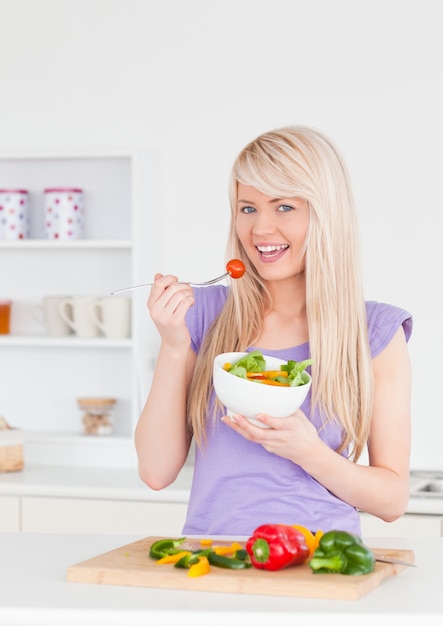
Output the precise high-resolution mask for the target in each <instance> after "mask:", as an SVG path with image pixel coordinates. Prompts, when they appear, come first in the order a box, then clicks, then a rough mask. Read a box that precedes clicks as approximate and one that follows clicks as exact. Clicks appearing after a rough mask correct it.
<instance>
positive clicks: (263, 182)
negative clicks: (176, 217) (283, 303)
mask: <svg viewBox="0 0 443 626" xmlns="http://www.w3.org/2000/svg"><path fill="white" fill-rule="evenodd" d="M238 183H242V184H244V185H248V186H251V187H254V188H255V189H257V190H258V191H260V192H262V193H264V194H266V195H268V196H272V197H284V198H291V197H298V198H303V199H305V200H307V202H308V205H309V208H310V225H309V229H308V236H307V241H306V267H305V277H306V313H307V321H308V331H309V346H310V358H312V360H313V364H312V381H313V382H312V390H311V393H312V397H311V403H312V407H318V409H319V410H320V412H321V415H322V417H323V420H324V421H325V422H326V421H329V420H335V421H336V422H338V423H339V424H340V425H341V426H342V428H343V432H344V437H343V441H342V445H341V447H340V449H339V451H340V452H341V451H342V450H343V449H344V448H346V447H350V448H352V450H351V452H352V454H350V458H352V459H353V460H355V461H356V460H358V458H359V456H360V455H361V453H362V451H363V448H364V446H365V445H366V442H367V438H368V434H369V428H370V420H371V413H372V404H373V373H372V364H371V355H370V349H369V343H368V336H367V321H366V309H365V302H364V295H363V287H362V279H361V269H360V255H359V238H358V227H357V218H356V211H355V206H354V201H353V197H352V191H351V187H350V182H349V175H348V172H347V168H346V165H345V163H344V161H343V159H342V157H341V155H340V154H339V152H338V151H337V149H336V148H335V146H334V145H333V144H332V142H331V141H330V140H329V139H328V138H327V137H325V136H324V135H323V134H322V133H320V132H318V131H317V130H315V129H313V128H309V127H305V126H292V127H286V128H281V129H277V130H274V131H271V132H267V133H264V134H263V135H261V136H259V137H257V139H255V140H254V141H252V142H250V143H249V144H248V145H247V146H246V147H245V148H244V149H243V150H242V151H241V152H240V154H239V155H238V157H237V159H236V161H235V163H234V165H233V168H232V172H231V178H230V187H229V193H230V203H231V225H230V234H229V237H228V245H227V250H226V260H228V259H230V258H238V259H241V260H242V261H243V262H244V264H245V266H246V273H245V275H244V276H243V277H242V279H241V281H232V285H231V288H230V293H229V295H228V298H227V301H226V304H225V305H224V307H223V309H222V311H221V313H220V315H219V316H218V318H217V319H216V320H215V322H214V323H213V325H212V327H211V329H210V330H209V332H208V333H207V335H206V337H205V339H204V341H203V345H202V348H201V350H200V353H199V354H198V357H197V363H196V368H195V371H194V376H193V380H192V383H191V385H190V390H189V394H188V425H189V428H190V430H191V431H192V432H193V434H194V436H195V439H196V443H197V445H202V444H203V443H204V441H205V428H206V423H207V412H208V403H209V398H210V392H211V386H212V364H213V359H214V357H215V356H216V355H217V354H220V353H221V352H230V351H244V350H246V348H247V347H248V346H251V345H253V344H254V340H255V339H256V338H257V337H258V336H259V335H260V331H261V329H262V325H263V319H264V317H265V314H266V311H267V309H268V307H269V304H270V296H269V293H268V291H267V289H266V285H265V283H264V282H263V280H262V279H261V278H260V276H259V274H258V273H257V271H256V270H255V268H254V267H253V266H252V265H251V263H250V262H249V260H248V257H247V256H246V254H245V251H244V249H243V247H242V246H241V244H240V242H239V240H238V237H237V234H236V228H235V221H236V215H237V210H238V209H237V185H238ZM240 283H241V284H240ZM288 347H289V346H288Z"/></svg>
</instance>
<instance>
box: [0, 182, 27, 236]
mask: <svg viewBox="0 0 443 626" xmlns="http://www.w3.org/2000/svg"><path fill="white" fill-rule="evenodd" d="M28 237H29V215H28V192H27V191H26V189H0V239H27V238H28Z"/></svg>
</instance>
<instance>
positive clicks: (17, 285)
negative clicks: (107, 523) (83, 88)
mask: <svg viewBox="0 0 443 626" xmlns="http://www.w3.org/2000/svg"><path fill="white" fill-rule="evenodd" d="M157 179H158V172H157V160H156V158H155V156H154V155H153V154H152V153H146V152H137V153H132V152H129V151H128V152H125V151H123V152H121V153H107V152H103V153H102V152H100V151H96V152H94V153H88V152H86V153H76V154H72V153H66V154H41V153H39V154H26V155H3V156H1V155H0V188H21V189H27V190H28V191H29V200H30V208H29V210H30V225H31V235H30V238H29V239H26V240H17V241H11V240H0V276H1V278H0V298H9V299H11V300H12V301H13V308H12V319H11V334H9V335H1V336H0V415H2V416H4V417H5V418H6V420H7V421H8V422H9V423H10V424H11V425H12V426H14V427H17V428H20V429H22V430H23V431H24V434H25V463H27V462H29V463H32V464H35V463H44V464H48V463H49V464H51V463H53V464H59V463H63V464H72V465H97V466H128V465H135V463H136V459H135V450H134V446H133V433H134V428H135V424H136V421H137V419H138V415H139V413H140V410H141V406H142V403H143V401H144V398H145V397H146V394H147V392H148V390H149V384H150V377H151V375H152V369H153V365H154V362H155V355H156V349H157V338H156V333H155V330H154V328H153V325H152V323H151V321H150V319H149V316H148V314H147V310H146V306H145V301H146V298H147V291H146V290H143V289H140V290H137V291H133V292H127V293H126V294H124V295H125V296H126V297H129V298H131V301H132V332H131V337H130V338H128V339H124V340H107V339H105V338H104V337H101V336H100V337H97V338H94V339H80V338H77V337H75V336H74V335H71V336H68V337H64V338H60V339H59V338H52V337H48V336H46V335H45V332H44V328H43V326H42V324H41V323H40V322H39V321H38V320H37V318H36V309H37V308H38V305H39V304H40V302H41V299H42V298H43V296H45V295H56V294H59V295H67V296H70V295H94V296H98V297H100V296H106V295H109V294H110V293H111V292H112V291H114V290H116V289H119V288H123V287H126V286H129V285H133V284H139V283H143V282H147V281H148V280H150V278H152V276H153V274H154V272H155V271H156V268H155V260H156V259H158V249H157V246H158V241H159V233H158V229H159V221H158V220H159V218H158V212H159V211H158V197H157V191H156V180H157ZM58 186H59V187H71V186H75V187H81V188H82V189H83V190H84V196H85V215H86V235H85V238H84V239H79V240H73V241H54V240H47V239H45V234H44V189H45V188H46V187H58ZM40 317H41V315H40ZM80 396H107V397H115V398H117V400H118V401H117V403H116V406H115V409H114V411H113V421H114V428H113V433H112V434H111V435H107V436H88V435H83V434H82V424H81V418H82V413H81V411H80V410H79V409H78V407H77V403H76V398H77V397H80Z"/></svg>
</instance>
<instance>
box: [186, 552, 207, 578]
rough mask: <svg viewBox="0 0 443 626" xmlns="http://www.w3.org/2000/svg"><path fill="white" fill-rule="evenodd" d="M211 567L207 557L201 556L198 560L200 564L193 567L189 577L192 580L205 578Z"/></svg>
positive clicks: (190, 569)
mask: <svg viewBox="0 0 443 626" xmlns="http://www.w3.org/2000/svg"><path fill="white" fill-rule="evenodd" d="M210 569H211V566H210V565H209V561H208V559H207V557H206V556H200V557H199V559H198V563H195V565H191V567H190V568H189V571H188V576H191V577H192V578H196V577H197V576H204V575H205V574H209V572H210Z"/></svg>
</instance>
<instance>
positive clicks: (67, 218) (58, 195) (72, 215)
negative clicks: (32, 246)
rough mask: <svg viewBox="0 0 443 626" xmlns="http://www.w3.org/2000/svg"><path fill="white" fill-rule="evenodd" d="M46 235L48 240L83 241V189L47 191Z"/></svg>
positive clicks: (53, 189) (52, 189) (65, 188)
mask: <svg viewBox="0 0 443 626" xmlns="http://www.w3.org/2000/svg"><path fill="white" fill-rule="evenodd" d="M45 233H46V237H47V238H48V239H81V238H82V237H84V236H85V213H84V206H83V190H82V189H77V188H68V187H63V188H61V187H60V188H50V189H45Z"/></svg>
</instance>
